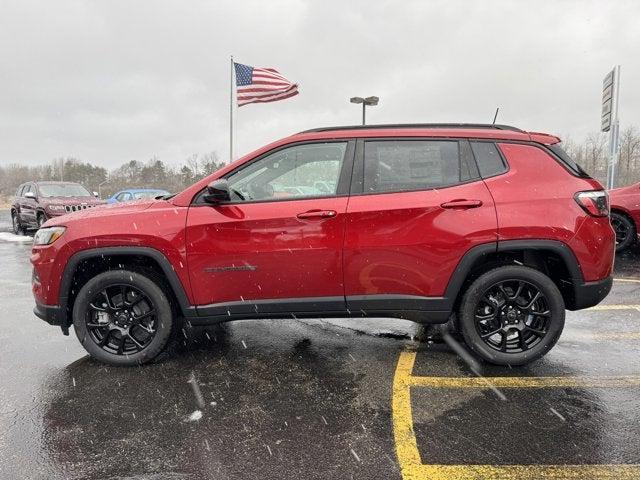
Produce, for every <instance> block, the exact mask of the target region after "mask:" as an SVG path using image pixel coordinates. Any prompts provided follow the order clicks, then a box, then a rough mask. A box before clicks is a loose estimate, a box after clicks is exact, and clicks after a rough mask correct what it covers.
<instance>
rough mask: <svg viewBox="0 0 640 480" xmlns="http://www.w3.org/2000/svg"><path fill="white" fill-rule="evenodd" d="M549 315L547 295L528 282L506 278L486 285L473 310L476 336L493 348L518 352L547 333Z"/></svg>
mask: <svg viewBox="0 0 640 480" xmlns="http://www.w3.org/2000/svg"><path fill="white" fill-rule="evenodd" d="M550 319H551V312H550V311H549V307H548V303H547V299H546V298H545V296H544V294H543V293H542V292H541V291H540V290H539V289H538V288H537V287H536V286H534V285H532V284H531V283H528V282H525V281H524V280H517V279H508V280H504V281H501V282H498V283H496V284H495V285H492V286H491V287H489V288H488V289H487V290H486V291H485V292H484V295H483V296H482V298H481V299H480V301H479V302H478V305H477V308H476V312H475V326H476V330H477V331H478V334H479V335H480V338H481V339H482V340H483V341H484V342H485V343H486V344H487V345H488V346H489V347H490V348H493V349H494V350H497V351H499V352H504V353H518V352H524V351H526V350H529V349H530V348H532V347H535V346H536V345H537V344H538V343H540V342H541V341H542V339H543V338H544V337H545V336H546V335H547V328H548V326H549V321H550Z"/></svg>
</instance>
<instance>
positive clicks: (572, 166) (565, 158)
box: [549, 143, 591, 178]
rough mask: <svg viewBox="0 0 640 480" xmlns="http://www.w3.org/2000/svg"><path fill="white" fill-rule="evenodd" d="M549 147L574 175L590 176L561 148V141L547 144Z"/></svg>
mask: <svg viewBox="0 0 640 480" xmlns="http://www.w3.org/2000/svg"><path fill="white" fill-rule="evenodd" d="M549 149H550V150H551V151H552V152H553V153H555V154H556V155H557V156H558V158H559V159H560V161H562V163H564V164H565V166H566V167H567V168H569V170H571V171H572V172H573V173H574V174H575V175H577V176H579V177H582V178H591V176H590V175H589V174H588V173H587V172H585V171H584V170H583V169H582V167H581V166H580V165H579V164H578V163H576V161H575V160H574V159H573V158H571V157H570V156H569V154H568V153H567V152H566V151H565V150H564V148H562V143H555V144H553V145H549Z"/></svg>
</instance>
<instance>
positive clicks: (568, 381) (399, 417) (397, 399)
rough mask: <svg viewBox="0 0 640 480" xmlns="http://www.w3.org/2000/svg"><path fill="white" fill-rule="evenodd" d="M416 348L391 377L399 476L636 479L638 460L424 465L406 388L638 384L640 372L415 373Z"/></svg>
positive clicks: (409, 479) (417, 479)
mask: <svg viewBox="0 0 640 480" xmlns="http://www.w3.org/2000/svg"><path fill="white" fill-rule="evenodd" d="M415 360H416V352H401V353H400V358H399V359H398V364H397V366H396V371H395V374H394V377H393V389H392V421H393V435H394V439H395V443H396V454H397V456H398V463H399V464H400V472H401V474H402V478H403V480H426V479H429V480H478V479H490V480H493V479H505V480H516V479H523V480H527V479H553V480H557V479H573V480H577V479H584V478H599V479H623V480H626V479H638V478H640V465H428V464H423V463H422V459H421V458H420V452H419V451H418V444H417V440H416V435H415V431H414V428H413V414H412V411H411V387H436V388H462V387H464V388H469V387H472V388H486V387H488V386H491V385H492V386H497V387H503V388H521V387H529V388H541V387H585V386H586V387H589V388H593V387H610V388H619V387H637V386H640V377H631V376H627V377H593V378H575V377H539V378H533V377H489V378H484V379H482V378H475V377H464V378H451V377H417V376H416V377H414V376H413V374H412V372H413V367H414V364H415Z"/></svg>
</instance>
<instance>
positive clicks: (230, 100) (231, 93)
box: [229, 55, 235, 163]
mask: <svg viewBox="0 0 640 480" xmlns="http://www.w3.org/2000/svg"><path fill="white" fill-rule="evenodd" d="M233 69H234V65H233V55H231V71H230V72H229V73H230V80H229V163H231V162H233V88H234V87H235V85H234V84H233Z"/></svg>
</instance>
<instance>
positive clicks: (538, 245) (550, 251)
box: [445, 239, 584, 311]
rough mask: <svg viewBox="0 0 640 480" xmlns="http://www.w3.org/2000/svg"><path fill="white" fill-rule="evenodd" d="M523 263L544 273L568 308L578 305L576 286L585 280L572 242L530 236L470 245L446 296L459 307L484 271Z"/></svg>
mask: <svg viewBox="0 0 640 480" xmlns="http://www.w3.org/2000/svg"><path fill="white" fill-rule="evenodd" d="M513 264H520V265H524V266H528V267H532V268H535V269H536V270H539V271H541V272H543V273H545V274H546V275H547V276H549V278H551V280H552V281H553V282H554V283H555V284H556V286H557V287H558V288H559V289H560V292H561V293H562V296H563V298H564V301H565V304H566V305H567V308H569V309H572V308H573V306H574V305H575V293H574V287H575V286H576V285H580V284H583V283H584V277H583V275H582V270H581V269H580V264H579V263H578V260H577V258H576V256H575V254H574V253H573V251H572V250H571V249H570V248H569V246H568V245H567V244H565V243H563V242H560V241H557V240H546V239H540V240H538V239H531V240H506V241H500V242H491V243H487V244H482V245H478V246H476V247H473V248H471V249H470V250H469V251H467V253H466V254H465V255H464V256H463V257H462V259H461V260H460V262H459V263H458V266H457V267H456V270H455V271H454V273H453V275H452V277H451V279H450V280H449V284H448V285H447V289H446V291H445V298H446V299H447V300H448V304H449V305H450V306H451V309H452V311H456V310H457V307H458V305H459V302H460V299H461V297H462V295H463V294H464V292H465V291H466V289H467V288H468V286H469V285H470V284H471V283H472V282H473V280H475V279H476V278H478V277H479V276H480V275H482V274H483V273H485V272H487V271H489V270H491V269H493V268H496V267H499V266H504V265H513Z"/></svg>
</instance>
